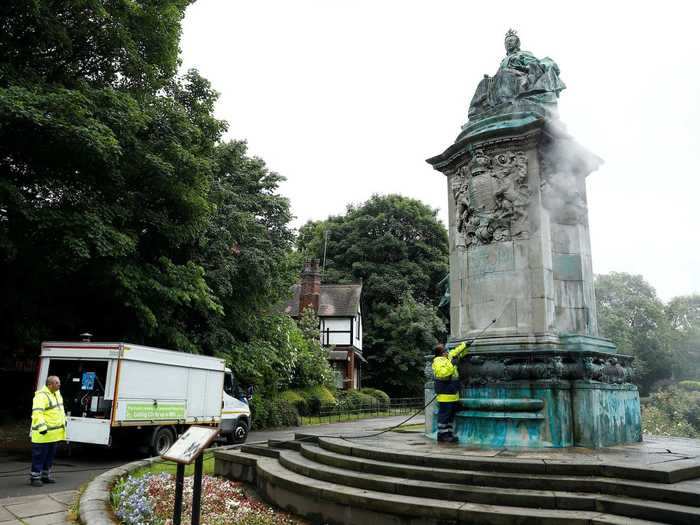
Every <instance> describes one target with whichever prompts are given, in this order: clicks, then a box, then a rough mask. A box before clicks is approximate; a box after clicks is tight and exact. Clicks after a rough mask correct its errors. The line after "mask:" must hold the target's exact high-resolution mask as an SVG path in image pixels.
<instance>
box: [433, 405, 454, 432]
mask: <svg viewBox="0 0 700 525" xmlns="http://www.w3.org/2000/svg"><path fill="white" fill-rule="evenodd" d="M458 404H459V403H458V402H457V401H450V402H447V403H444V402H438V431H437V433H438V437H440V436H448V435H452V432H453V430H454V428H453V427H454V420H455V414H456V413H457V406H458Z"/></svg>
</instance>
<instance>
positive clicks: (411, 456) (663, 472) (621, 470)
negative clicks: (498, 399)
mask: <svg viewBox="0 0 700 525" xmlns="http://www.w3.org/2000/svg"><path fill="white" fill-rule="evenodd" d="M318 444H319V445H320V446H321V447H323V448H325V449H327V450H332V451H333V452H337V453H339V454H345V455H348V456H353V457H359V458H365V459H374V460H378V461H388V462H393V463H401V464H406V465H417V466H428V467H431V468H433V467H437V468H450V469H457V470H476V471H481V472H509V473H522V474H555V475H564V476H599V477H609V478H621V479H628V480H636V481H650V482H654V483H677V482H679V481H684V480H688V479H695V478H698V477H700V461H699V460H697V459H687V460H679V461H673V462H667V463H660V464H655V465H644V466H640V465H625V464H621V463H618V464H615V463H607V462H603V461H599V462H594V461H588V462H576V461H561V460H551V459H519V458H502V457H483V456H465V455H458V454H433V453H429V454H425V453H420V452H411V451H397V450H389V449H380V448H375V447H369V446H364V445H361V444H358V443H355V442H351V441H348V440H343V439H338V438H323V437H322V438H319V439H318Z"/></svg>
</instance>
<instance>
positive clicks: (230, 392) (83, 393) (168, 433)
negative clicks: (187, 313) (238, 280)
mask: <svg viewBox="0 0 700 525" xmlns="http://www.w3.org/2000/svg"><path fill="white" fill-rule="evenodd" d="M50 375H56V376H58V377H59V379H60V380H61V394H62V396H63V403H64V405H65V406H64V409H65V411H66V419H67V425H66V432H67V435H66V440H67V441H68V442H71V443H91V444H95V445H107V446H112V445H115V444H120V443H121V444H128V445H129V446H141V447H144V448H147V449H148V450H149V451H150V453H152V454H153V455H160V454H162V453H163V452H165V451H166V450H167V449H168V448H170V446H171V445H172V444H173V443H174V441H175V439H176V438H177V436H178V435H179V434H181V433H182V432H184V430H186V429H187V427H188V426H189V425H192V424H197V425H211V426H216V425H218V426H219V427H220V429H221V434H222V436H223V437H225V438H226V439H227V440H228V441H229V442H232V443H242V442H244V441H245V440H246V438H247V436H248V430H249V428H250V421H251V419H250V408H249V407H248V403H247V400H246V399H245V397H244V395H243V393H242V392H241V390H240V388H239V386H238V384H237V383H236V380H235V377H234V376H233V374H232V373H231V371H230V370H229V369H227V368H225V366H224V360H223V359H219V358H216V357H208V356H202V355H195V354H187V353H184V352H174V351H171V350H164V349H162V348H151V347H148V346H141V345H132V344H128V343H95V342H80V343H73V342H45V343H42V345H41V357H40V363H39V371H38V377H37V389H39V388H41V387H42V386H43V385H44V384H45V382H46V378H47V377H48V376H50Z"/></svg>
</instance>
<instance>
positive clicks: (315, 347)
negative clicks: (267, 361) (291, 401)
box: [292, 308, 334, 388]
mask: <svg viewBox="0 0 700 525" xmlns="http://www.w3.org/2000/svg"><path fill="white" fill-rule="evenodd" d="M298 326H299V331H300V333H301V335H302V337H303V339H304V344H303V345H299V355H298V357H297V362H296V369H295V371H294V379H293V382H292V386H293V387H294V388H307V387H313V386H326V387H332V386H333V383H334V374H333V369H332V368H331V365H330V364H329V363H328V350H327V349H325V348H323V347H322V346H321V340H320V337H319V334H320V332H319V319H318V316H317V315H316V312H314V310H313V308H304V311H303V312H302V314H301V317H300V319H299V322H298Z"/></svg>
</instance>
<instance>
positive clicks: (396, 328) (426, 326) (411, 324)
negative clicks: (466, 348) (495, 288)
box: [369, 292, 446, 396]
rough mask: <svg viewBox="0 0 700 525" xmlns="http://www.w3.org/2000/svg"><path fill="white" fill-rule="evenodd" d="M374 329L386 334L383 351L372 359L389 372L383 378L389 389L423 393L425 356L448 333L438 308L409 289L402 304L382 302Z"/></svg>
mask: <svg viewBox="0 0 700 525" xmlns="http://www.w3.org/2000/svg"><path fill="white" fill-rule="evenodd" d="M374 330H375V331H376V332H378V333H380V334H382V335H384V337H385V339H384V340H383V341H382V343H383V345H382V346H381V348H382V350H383V352H381V353H379V352H378V353H376V354H375V355H370V356H369V358H370V359H371V361H370V363H371V367H372V369H373V370H385V371H389V373H387V374H385V375H384V376H383V377H382V384H383V386H384V387H385V389H386V390H387V391H389V392H395V393H400V394H405V395H414V396H416V395H421V393H422V390H423V383H424V382H425V376H424V370H425V356H426V355H427V354H430V353H431V352H432V349H433V348H434V347H435V345H436V344H437V343H438V340H442V339H443V338H444V336H445V335H446V328H445V324H444V323H443V322H442V319H441V318H440V316H439V315H438V313H437V309H436V307H434V306H430V305H426V304H423V303H419V302H417V301H416V300H415V299H414V298H413V296H412V295H411V294H410V293H408V292H406V293H405V294H404V295H403V297H402V298H401V300H400V302H399V304H398V305H396V306H393V307H392V306H390V305H388V304H386V303H382V304H380V305H379V306H378V308H377V311H376V313H375V325H374ZM377 375H379V374H377ZM375 377H376V376H375Z"/></svg>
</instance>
